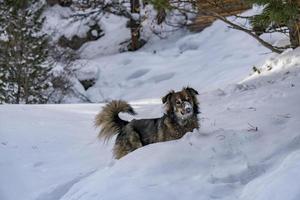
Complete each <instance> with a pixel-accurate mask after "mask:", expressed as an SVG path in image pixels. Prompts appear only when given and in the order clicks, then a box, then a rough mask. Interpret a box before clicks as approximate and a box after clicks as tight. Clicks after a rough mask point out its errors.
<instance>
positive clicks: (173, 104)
mask: <svg viewBox="0 0 300 200" xmlns="http://www.w3.org/2000/svg"><path fill="white" fill-rule="evenodd" d="M198 94H199V93H198V92H197V90H195V89H193V88H191V87H185V88H183V89H182V90H181V91H179V92H175V91H173V90H172V91H170V92H169V93H168V94H167V95H166V96H164V97H163V98H162V102H163V103H164V104H165V106H166V113H167V114H168V115H170V114H174V115H175V116H176V117H177V118H178V119H181V120H186V119H189V118H190V117H192V116H195V115H196V114H198V113H199V106H198V104H199V103H198V100H197V97H196V95H198Z"/></svg>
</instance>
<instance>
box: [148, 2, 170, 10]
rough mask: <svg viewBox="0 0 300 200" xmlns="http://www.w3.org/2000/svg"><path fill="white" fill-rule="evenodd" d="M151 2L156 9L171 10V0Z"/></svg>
mask: <svg viewBox="0 0 300 200" xmlns="http://www.w3.org/2000/svg"><path fill="white" fill-rule="evenodd" d="M148 2H149V3H150V4H152V5H153V7H154V9H155V10H164V9H165V10H171V9H172V6H171V4H170V2H169V0H149V1H148Z"/></svg>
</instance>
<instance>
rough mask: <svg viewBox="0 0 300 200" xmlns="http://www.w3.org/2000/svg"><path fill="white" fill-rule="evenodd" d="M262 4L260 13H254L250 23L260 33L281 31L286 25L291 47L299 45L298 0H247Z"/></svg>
mask: <svg viewBox="0 0 300 200" xmlns="http://www.w3.org/2000/svg"><path fill="white" fill-rule="evenodd" d="M248 1H250V2H251V3H254V4H257V5H261V6H264V8H263V11H262V13H261V14H258V15H255V16H254V17H253V18H252V19H251V23H252V25H253V27H255V29H259V30H260V31H261V33H263V32H266V31H269V32H272V31H281V30H282V27H287V29H288V32H289V37H290V43H291V47H292V48H296V47H298V46H300V23H299V20H300V12H299V6H300V4H299V1H298V0H287V1H285V0H248Z"/></svg>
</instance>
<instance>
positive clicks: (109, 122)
mask: <svg viewBox="0 0 300 200" xmlns="http://www.w3.org/2000/svg"><path fill="white" fill-rule="evenodd" d="M120 112H126V113H129V114H131V115H135V114H136V113H135V111H134V110H133V108H132V107H131V106H130V105H129V104H128V103H127V102H126V101H122V100H115V101H111V102H110V103H108V104H107V105H106V106H104V108H103V109H102V111H101V112H100V113H99V114H98V115H96V118H95V125H96V126H101V130H100V133H99V135H98V137H99V138H101V139H102V138H103V139H104V141H108V140H109V139H110V138H111V137H113V136H114V135H115V134H118V133H119V132H120V130H121V129H122V128H123V127H124V126H125V125H126V124H128V121H125V120H122V119H121V118H120V117H119V115H118V114H119V113H120Z"/></svg>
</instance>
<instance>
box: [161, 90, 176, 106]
mask: <svg viewBox="0 0 300 200" xmlns="http://www.w3.org/2000/svg"><path fill="white" fill-rule="evenodd" d="M174 93H175V92H174V90H171V91H170V92H169V93H168V94H167V95H166V96H164V97H163V98H161V100H162V102H163V103H166V102H167V101H169V100H170V98H171V96H172V95H173V94H174Z"/></svg>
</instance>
